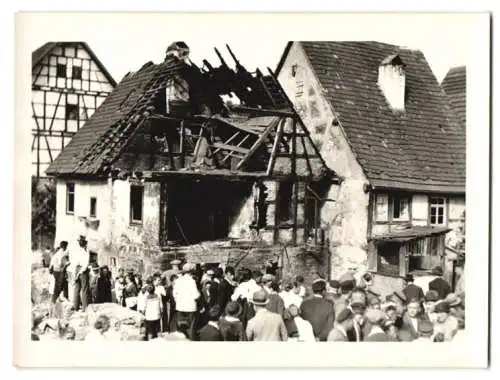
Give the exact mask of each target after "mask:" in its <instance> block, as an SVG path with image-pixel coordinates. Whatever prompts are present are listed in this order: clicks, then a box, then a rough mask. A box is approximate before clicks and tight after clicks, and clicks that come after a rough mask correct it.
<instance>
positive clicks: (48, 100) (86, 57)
mask: <svg viewBox="0 0 500 380" xmlns="http://www.w3.org/2000/svg"><path fill="white" fill-rule="evenodd" d="M115 85H116V83H115V81H114V79H113V77H112V76H111V75H110V74H109V72H108V71H107V70H106V68H105V67H104V66H103V64H102V63H101V61H100V60H99V59H98V58H97V56H96V55H95V54H94V52H93V51H92V50H91V49H90V47H89V46H88V45H87V44H86V43H85V42H48V43H46V44H44V45H42V46H40V47H39V48H38V49H36V50H35V51H34V52H33V54H32V82H31V87H32V101H31V107H32V112H33V125H32V128H31V130H32V135H33V141H32V144H31V153H32V160H31V162H32V175H33V176H35V177H37V178H39V177H44V176H45V171H46V169H47V168H48V166H49V165H50V163H51V162H52V161H53V160H54V159H55V158H56V157H57V156H58V155H59V153H60V152H61V150H62V149H63V148H64V147H65V146H66V145H67V144H68V143H69V141H70V140H71V138H72V137H73V135H74V134H75V133H76V132H77V131H78V130H79V129H80V127H81V126H82V125H83V124H84V123H85V121H86V120H87V119H88V118H89V117H90V116H92V114H93V113H94V112H95V110H96V109H97V108H98V107H99V106H100V105H101V103H102V102H103V101H104V99H105V98H106V96H108V94H109V93H110V92H111V91H112V90H113V88H114V86H115Z"/></svg>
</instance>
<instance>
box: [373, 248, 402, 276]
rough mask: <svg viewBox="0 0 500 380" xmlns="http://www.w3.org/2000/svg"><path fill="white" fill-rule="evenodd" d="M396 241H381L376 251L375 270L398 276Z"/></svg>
mask: <svg viewBox="0 0 500 380" xmlns="http://www.w3.org/2000/svg"><path fill="white" fill-rule="evenodd" d="M400 247H401V246H400V244H397V243H381V244H379V245H378V251H377V272H379V273H380V274H385V275H389V276H399V249H400Z"/></svg>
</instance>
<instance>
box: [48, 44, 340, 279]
mask: <svg viewBox="0 0 500 380" xmlns="http://www.w3.org/2000/svg"><path fill="white" fill-rule="evenodd" d="M229 52H230V54H231V55H233V54H232V52H231V51H230V50H229ZM233 57H234V55H233ZM235 59H236V58H235ZM236 63H237V70H232V69H230V68H229V67H228V66H227V65H226V64H225V62H224V60H223V59H222V60H221V65H220V66H219V67H215V68H214V67H212V66H211V65H210V64H206V65H205V66H204V67H203V68H198V67H196V66H195V65H194V64H193V63H192V62H191V61H190V60H189V48H188V47H187V45H185V44H184V43H175V44H173V45H171V46H170V47H169V49H168V50H167V56H166V58H165V61H164V62H163V63H160V64H153V63H152V62H148V63H146V64H145V65H144V66H143V67H142V68H141V69H140V70H138V71H137V72H135V73H129V74H127V75H126V76H125V77H124V78H123V79H122V81H121V82H120V83H119V84H118V85H117V86H116V88H115V89H114V91H113V92H112V93H111V94H110V95H109V96H108V97H107V98H106V100H105V101H104V102H103V103H102V104H101V106H100V107H99V108H98V109H97V111H96V112H95V113H94V115H93V116H92V117H90V119H89V120H87V122H86V123H85V125H84V126H83V127H82V128H81V129H80V130H79V131H78V132H77V133H76V134H75V136H74V137H73V139H72V140H71V142H70V143H69V144H68V145H67V146H66V147H65V148H64V150H63V152H62V153H61V155H59V156H58V157H57V158H56V159H55V161H54V162H53V163H52V164H51V166H50V168H49V170H48V171H47V172H48V173H49V174H50V175H53V176H55V177H56V181H57V208H56V214H57V216H56V224H57V225H56V241H59V240H68V241H70V242H73V243H74V242H75V239H76V238H77V237H78V235H79V234H84V235H86V236H87V239H88V241H89V249H90V250H91V251H92V252H93V254H94V259H96V260H97V261H98V262H99V263H100V264H107V265H109V266H110V267H111V269H112V270H116V269H117V268H120V267H124V268H127V267H129V268H130V267H134V268H136V269H138V270H140V271H142V272H144V273H152V272H153V271H154V270H158V269H164V268H165V265H166V263H168V262H169V261H170V260H171V259H173V258H181V259H186V260H189V261H191V262H194V263H208V264H213V265H216V264H222V265H228V264H231V265H234V266H236V267H241V266H247V267H250V268H262V266H263V265H264V263H265V262H266V261H269V260H274V261H278V262H279V267H280V269H281V272H282V274H283V275H286V274H290V273H304V274H305V277H306V278H307V277H308V276H311V275H312V273H313V272H314V271H320V272H323V273H327V272H328V271H329V265H330V264H331V263H330V262H329V257H330V256H329V255H328V252H327V248H328V242H327V241H326V240H327V239H326V236H327V235H328V233H327V232H326V231H325V230H323V229H322V228H320V210H321V207H322V204H323V203H324V202H326V201H325V199H327V198H328V197H333V196H336V194H335V192H334V191H333V190H332V189H333V188H339V184H340V182H341V179H340V178H339V177H338V176H337V175H336V174H335V172H334V171H332V170H331V169H329V168H328V166H327V165H326V163H325V161H324V159H323V157H322V155H321V154H320V152H319V150H318V149H317V147H316V145H315V144H314V143H313V140H312V139H311V134H310V132H309V130H308V128H307V127H306V126H305V124H304V122H303V121H302V119H301V118H300V116H299V115H298V114H297V113H296V112H295V109H294V107H293V106H292V104H291V102H290V101H289V99H288V98H287V97H286V94H285V93H284V91H283V89H282V88H281V86H280V85H279V83H278V81H277V78H276V77H274V75H273V73H272V72H270V74H269V75H263V74H262V73H261V72H260V71H259V70H256V71H255V72H252V73H250V72H248V71H247V70H246V69H245V68H244V67H243V66H241V65H240V64H239V62H238V61H237V60H236ZM224 96H226V97H230V98H231V99H232V103H233V105H232V106H231V107H230V106H228V105H227V104H226V103H224V101H223V97H224ZM234 104H237V105H234ZM327 190H329V191H330V194H329V195H328V196H327V195H326V191H327ZM328 201H330V202H335V199H333V198H332V199H329V200H328Z"/></svg>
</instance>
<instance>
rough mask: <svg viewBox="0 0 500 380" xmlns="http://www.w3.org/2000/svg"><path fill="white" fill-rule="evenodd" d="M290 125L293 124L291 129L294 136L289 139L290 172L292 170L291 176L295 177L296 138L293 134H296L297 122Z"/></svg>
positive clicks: (294, 121)
mask: <svg viewBox="0 0 500 380" xmlns="http://www.w3.org/2000/svg"><path fill="white" fill-rule="evenodd" d="M292 123H293V124H292V128H293V134H294V136H292V137H291V139H292V158H291V160H292V162H291V164H292V165H291V170H292V176H295V175H296V174H297V138H296V137H295V134H296V133H297V121H296V120H293V121H292Z"/></svg>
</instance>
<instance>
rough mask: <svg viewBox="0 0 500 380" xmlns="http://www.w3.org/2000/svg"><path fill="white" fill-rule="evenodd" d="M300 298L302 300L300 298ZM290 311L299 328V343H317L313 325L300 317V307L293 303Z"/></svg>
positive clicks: (289, 308)
mask: <svg viewBox="0 0 500 380" xmlns="http://www.w3.org/2000/svg"><path fill="white" fill-rule="evenodd" d="M297 296H298V295H297ZM298 297H299V298H301V297H300V296H298ZM301 300H302V298H301ZM288 311H289V312H290V315H291V317H292V318H293V321H294V322H295V326H297V332H298V334H299V336H298V338H297V341H298V342H316V338H315V337H314V331H313V328H312V325H311V323H309V322H308V321H306V320H305V319H304V318H302V317H301V316H300V315H299V305H295V304H293V303H292V304H290V305H289V307H288ZM289 340H291V339H289Z"/></svg>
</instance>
